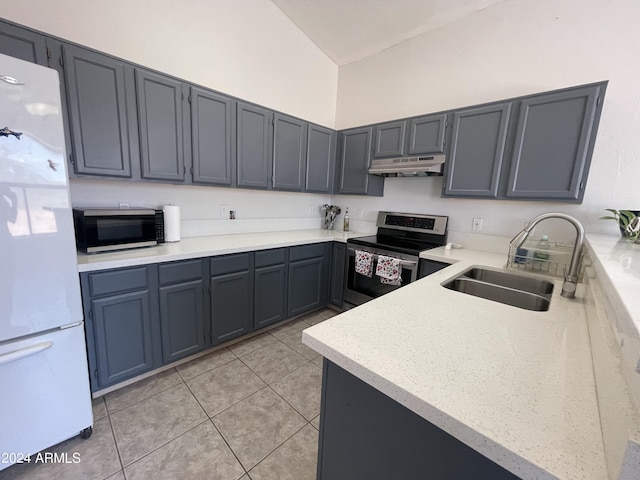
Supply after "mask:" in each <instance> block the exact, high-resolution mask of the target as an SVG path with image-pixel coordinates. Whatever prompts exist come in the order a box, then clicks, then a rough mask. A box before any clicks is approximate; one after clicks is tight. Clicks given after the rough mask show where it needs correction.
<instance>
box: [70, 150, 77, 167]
mask: <svg viewBox="0 0 640 480" xmlns="http://www.w3.org/2000/svg"><path fill="white" fill-rule="evenodd" d="M69 163H70V164H71V165H75V164H76V162H75V159H74V158H73V154H72V153H70V154H69Z"/></svg>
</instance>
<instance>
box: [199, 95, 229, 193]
mask: <svg viewBox="0 0 640 480" xmlns="http://www.w3.org/2000/svg"><path fill="white" fill-rule="evenodd" d="M189 98H190V101H191V147H192V155H193V183H204V184H208V185H233V183H234V177H235V174H234V169H233V165H234V163H235V159H234V158H233V152H232V139H233V137H234V133H235V132H234V128H233V127H234V125H233V123H232V114H233V111H232V109H233V108H234V107H235V101H233V100H232V99H231V98H229V97H225V96H223V95H219V94H217V93H213V92H210V91H208V90H203V89H201V88H196V87H191V94H190V96H189Z"/></svg>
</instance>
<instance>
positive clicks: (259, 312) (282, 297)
mask: <svg viewBox="0 0 640 480" xmlns="http://www.w3.org/2000/svg"><path fill="white" fill-rule="evenodd" d="M285 274H286V269H285V265H284V264H280V265H272V266H269V267H260V268H258V267H256V269H255V272H254V282H255V283H254V288H255V296H254V298H255V303H254V309H253V322H254V323H253V325H254V329H258V328H262V327H265V326H267V325H271V324H272V323H276V322H279V321H281V320H284V319H285V318H287V317H286V315H287V310H286V292H287V291H286V276H285Z"/></svg>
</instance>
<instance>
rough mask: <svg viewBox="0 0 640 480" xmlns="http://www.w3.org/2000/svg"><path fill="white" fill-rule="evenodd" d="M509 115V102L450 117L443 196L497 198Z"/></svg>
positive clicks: (472, 109)
mask: <svg viewBox="0 0 640 480" xmlns="http://www.w3.org/2000/svg"><path fill="white" fill-rule="evenodd" d="M510 112H511V103H510V102H509V103H500V104H496V105H489V106H485V107H478V108H470V109H464V110H458V111H457V112H455V113H454V114H453V132H452V135H451V150H450V153H449V156H448V158H447V161H446V163H445V170H446V171H445V181H444V185H443V188H444V192H443V195H444V196H456V197H490V198H495V197H497V196H498V184H499V181H500V170H501V168H502V162H503V159H504V150H505V143H506V138H507V125H508V123H509V115H510Z"/></svg>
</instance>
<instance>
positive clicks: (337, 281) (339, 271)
mask: <svg viewBox="0 0 640 480" xmlns="http://www.w3.org/2000/svg"><path fill="white" fill-rule="evenodd" d="M346 258H347V245H346V244H345V243H341V242H333V247H332V252H331V284H330V286H329V303H331V304H333V305H336V306H338V307H342V291H343V289H344V268H345V262H346Z"/></svg>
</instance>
